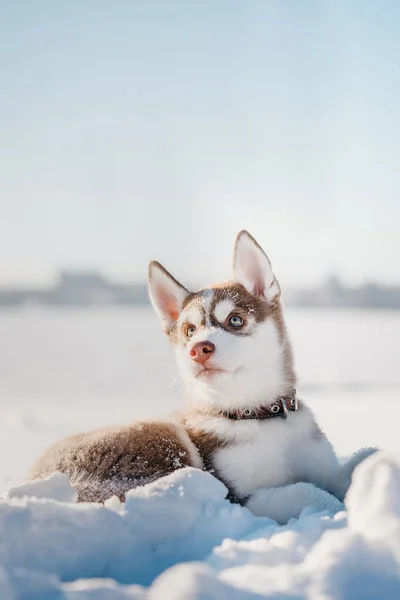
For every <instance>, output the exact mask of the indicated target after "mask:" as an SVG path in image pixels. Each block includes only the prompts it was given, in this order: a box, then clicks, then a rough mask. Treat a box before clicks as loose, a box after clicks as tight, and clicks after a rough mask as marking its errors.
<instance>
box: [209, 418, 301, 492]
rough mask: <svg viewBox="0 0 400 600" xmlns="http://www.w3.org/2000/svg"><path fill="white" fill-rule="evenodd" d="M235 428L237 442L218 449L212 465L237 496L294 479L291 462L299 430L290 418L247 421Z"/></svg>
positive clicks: (293, 469)
mask: <svg viewBox="0 0 400 600" xmlns="http://www.w3.org/2000/svg"><path fill="white" fill-rule="evenodd" d="M235 427H236V429H237V433H238V435H237V442H236V443H234V444H232V445H228V446H227V447H225V448H221V449H219V450H218V451H217V452H216V453H215V456H214V460H213V462H214V464H215V467H216V470H217V472H218V473H219V474H220V475H221V477H222V479H223V480H224V481H226V483H227V484H228V485H230V486H232V488H233V489H234V490H235V492H236V493H237V494H238V495H239V496H246V495H247V494H250V493H252V492H254V490H257V489H259V488H261V487H274V486H279V485H284V484H288V483H290V482H292V481H294V480H295V472H294V471H295V460H293V459H294V453H295V452H296V441H297V440H296V438H298V434H299V431H298V428H296V427H294V426H293V424H292V423H290V419H287V420H284V419H281V418H276V419H268V420H267V421H253V422H251V421H247V422H241V423H236V424H235ZM296 429H297V431H296ZM296 434H297V435H296Z"/></svg>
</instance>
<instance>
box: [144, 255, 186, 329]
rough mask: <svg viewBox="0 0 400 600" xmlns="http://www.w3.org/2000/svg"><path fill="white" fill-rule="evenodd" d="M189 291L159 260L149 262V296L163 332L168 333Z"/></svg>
mask: <svg viewBox="0 0 400 600" xmlns="http://www.w3.org/2000/svg"><path fill="white" fill-rule="evenodd" d="M189 293H190V292H189V291H188V290H187V289H186V288H185V287H183V285H181V284H180V283H179V281H177V280H176V279H175V278H174V277H172V275H171V273H169V272H168V271H167V270H166V269H164V267H163V266H162V265H160V263H159V262H157V261H155V260H153V261H152V262H151V263H150V265H149V296H150V300H151V303H152V305H153V307H154V310H155V311H156V313H157V314H158V316H159V317H160V318H161V321H162V327H163V330H164V331H165V333H168V334H169V332H170V330H171V327H172V325H173V323H175V321H176V320H177V319H178V317H179V313H180V312H181V309H182V305H183V303H184V301H185V298H186V297H187V296H188V295H189Z"/></svg>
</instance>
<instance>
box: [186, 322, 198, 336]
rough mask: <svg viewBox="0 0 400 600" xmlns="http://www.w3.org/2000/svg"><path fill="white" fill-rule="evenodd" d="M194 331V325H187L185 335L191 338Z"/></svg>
mask: <svg viewBox="0 0 400 600" xmlns="http://www.w3.org/2000/svg"><path fill="white" fill-rule="evenodd" d="M195 333H196V327H195V326H194V325H188V327H187V329H186V336H187V337H188V338H191V337H192V336H193V335H194V334H195Z"/></svg>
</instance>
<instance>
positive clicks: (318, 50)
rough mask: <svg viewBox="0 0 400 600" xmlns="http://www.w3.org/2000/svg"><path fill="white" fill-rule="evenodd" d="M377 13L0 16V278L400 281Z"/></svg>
mask: <svg viewBox="0 0 400 600" xmlns="http://www.w3.org/2000/svg"><path fill="white" fill-rule="evenodd" d="M399 29H400V4H399V3H398V2H396V1H395V0H391V1H389V0H383V1H378V0H371V1H370V2H364V1H362V0H352V2H347V1H344V0H343V1H342V0H314V1H311V0H301V1H298V0H259V1H255V0H248V1H247V0H242V1H235V0H232V1H225V0H216V1H211V0H205V1H203V2H195V1H192V0H180V1H173V0H172V1H168V2H165V1H162V0H159V1H155V0H147V1H144V0H141V1H136V0H115V1H114V2H110V1H102V0H85V2H80V1H79V0H69V1H68V2H66V1H64V2H53V1H52V0H35V2H32V1H31V0H14V1H13V2H5V1H4V2H0V73H1V80H0V86H1V93H0V139H1V145H0V152H1V156H0V202H1V214H2V218H1V220H0V239H1V241H2V243H1V247H2V251H1V253H0V283H1V284H6V283H18V284H19V283H24V282H32V283H45V282H47V281H49V280H51V278H52V277H53V276H54V274H55V272H56V271H57V269H58V268H59V267H73V268H80V269H83V268H86V267H94V268H100V269H102V270H104V271H105V272H106V273H108V274H110V275H114V276H116V277H123V278H134V279H143V278H144V277H145V276H146V271H147V262H148V260H150V259H153V258H156V259H158V260H160V261H161V262H163V263H165V265H166V266H167V267H168V268H170V269H171V270H172V272H173V273H174V274H175V275H176V276H178V277H179V278H181V279H183V280H184V281H188V280H189V281H194V280H200V281H202V282H203V283H204V282H207V281H208V280H210V279H214V278H226V277H227V276H228V275H229V269H230V259H231V249H232V244H233V240H234V237H235V234H236V232H237V231H239V230H240V229H242V228H247V229H249V230H250V232H251V233H253V234H254V235H255V236H256V237H257V238H258V239H259V241H260V242H261V243H262V244H263V246H264V248H265V250H266V251H267V253H268V254H269V256H270V258H271V259H272V261H273V265H274V266H275V271H276V273H277V276H278V279H280V280H281V282H283V283H284V284H288V285H291V284H296V285H301V284H310V283H314V282H317V281H319V279H320V278H321V277H324V276H325V275H326V274H327V273H330V272H334V271H335V272H339V273H341V274H342V275H343V276H344V277H345V279H346V280H347V281H348V282H359V281H363V280H365V279H371V278H374V279H378V280H380V281H388V282H400V272H399V267H398V262H399V256H400V241H399V239H400V238H399V232H398V230H399V220H400V202H399V198H400V175H399V159H400V36H399V35H398V31H399Z"/></svg>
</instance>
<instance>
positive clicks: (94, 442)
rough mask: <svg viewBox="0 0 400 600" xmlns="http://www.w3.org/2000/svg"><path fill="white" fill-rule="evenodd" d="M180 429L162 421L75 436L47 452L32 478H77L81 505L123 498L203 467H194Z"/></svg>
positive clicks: (34, 469) (184, 435)
mask: <svg viewBox="0 0 400 600" xmlns="http://www.w3.org/2000/svg"><path fill="white" fill-rule="evenodd" d="M178 427H179V428H180V426H179V425H178V424H175V423H167V422H162V421H159V422H157V421H154V422H149V423H146V422H142V423H140V422H139V423H135V424H134V425H132V426H129V427H119V428H110V429H102V430H97V431H93V432H90V433H85V434H80V435H74V436H71V437H69V438H66V439H64V440H61V441H60V442H58V443H57V444H56V445H55V446H53V447H52V448H50V449H49V450H48V451H47V452H45V454H44V455H43V456H42V457H41V458H40V459H39V461H38V462H37V464H36V465H35V466H34V467H33V469H32V471H31V474H30V479H36V478H43V477H47V476H48V475H50V474H51V473H53V472H54V471H60V472H61V473H64V474H65V475H67V476H68V477H69V478H70V479H71V483H72V485H73V487H75V489H76V491H77V492H78V501H93V502H104V501H105V500H106V499H107V498H109V497H110V496H112V495H117V496H118V497H119V498H120V499H123V498H124V496H125V493H126V492H127V491H128V490H129V489H132V488H133V487H136V486H138V485H144V484H145V483H149V482H150V481H154V480H155V479H158V478H159V477H163V476H164V475H168V474H169V473H172V472H173V471H176V469H179V468H181V467H186V466H199V462H200V461H199V462H198V463H197V464H194V462H195V461H194V460H193V452H192V451H191V449H190V447H189V446H188V444H190V440H189V438H188V436H187V435H186V432H185V431H183V432H182V433H180V432H179V429H178ZM186 440H187V443H185V442H186ZM193 450H194V452H196V450H195V448H193ZM111 492H112V493H111Z"/></svg>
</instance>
